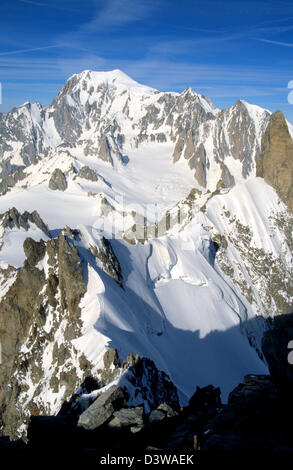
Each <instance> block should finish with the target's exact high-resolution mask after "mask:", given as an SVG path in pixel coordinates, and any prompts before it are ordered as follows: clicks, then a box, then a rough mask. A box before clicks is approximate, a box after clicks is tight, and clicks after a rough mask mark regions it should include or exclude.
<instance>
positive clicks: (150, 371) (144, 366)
mask: <svg viewBox="0 0 293 470" xmlns="http://www.w3.org/2000/svg"><path fill="white" fill-rule="evenodd" d="M127 359H128V360H127V362H128V364H129V369H128V371H127V374H126V375H125V385H126V388H127V382H130V383H131V384H132V387H135V388H136V397H137V400H138V401H139V399H140V400H141V403H148V407H149V409H150V410H152V409H154V408H157V407H158V406H159V405H161V404H162V403H166V404H167V405H170V406H171V407H172V408H173V409H175V410H178V409H179V400H178V394H177V389H176V387H175V386H174V384H173V383H172V382H171V380H170V378H169V377H168V376H167V374H165V372H163V371H159V370H158V369H157V367H156V366H155V364H154V362H153V361H152V360H150V359H148V358H145V357H143V358H140V357H139V356H136V357H135V358H133V356H132V355H130V356H128V358H127ZM146 384H147V385H146Z"/></svg>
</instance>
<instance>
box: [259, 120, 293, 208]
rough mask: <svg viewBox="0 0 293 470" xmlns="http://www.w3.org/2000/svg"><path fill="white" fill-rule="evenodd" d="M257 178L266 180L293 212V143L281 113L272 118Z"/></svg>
mask: <svg viewBox="0 0 293 470" xmlns="http://www.w3.org/2000/svg"><path fill="white" fill-rule="evenodd" d="M256 176H260V177H262V178H264V179H265V181H266V182H267V183H268V184H270V185H271V186H272V187H273V188H274V189H275V190H276V191H277V193H278V195H279V197H280V198H281V199H282V201H283V202H285V204H287V206H288V208H289V210H290V211H291V212H293V141H292V139H291V136H290V134H289V131H288V126H287V123H286V120H285V118H284V115H283V114H282V113H281V111H276V112H275V113H273V114H272V115H271V117H270V120H269V123H268V126H267V129H266V132H265V134H264V136H263V138H262V145H261V152H260V155H259V157H258V159H257V162H256Z"/></svg>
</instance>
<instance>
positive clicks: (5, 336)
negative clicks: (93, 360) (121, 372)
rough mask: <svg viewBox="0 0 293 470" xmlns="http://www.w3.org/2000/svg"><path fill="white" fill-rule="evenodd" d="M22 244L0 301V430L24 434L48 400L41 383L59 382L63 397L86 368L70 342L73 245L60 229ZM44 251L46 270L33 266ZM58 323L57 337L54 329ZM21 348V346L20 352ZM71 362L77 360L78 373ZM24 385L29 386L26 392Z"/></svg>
mask: <svg viewBox="0 0 293 470" xmlns="http://www.w3.org/2000/svg"><path fill="white" fill-rule="evenodd" d="M10 215H11V216H12V218H11V220H13V219H15V220H14V223H17V222H19V223H21V221H22V219H21V218H19V217H16V218H15V217H14V216H15V215H16V214H15V213H14V212H12V214H10ZM7 220H8V222H9V220H10V219H7ZM24 250H25V254H26V256H27V259H26V260H25V262H24V266H23V267H22V269H21V270H20V271H19V272H18V273H17V275H16V278H15V281H14V283H13V284H12V285H11V287H10V288H9V290H8V291H7V293H6V295H5V296H4V297H3V298H2V300H1V302H0V331H1V344H2V355H3V361H2V364H0V416H1V430H0V432H1V433H2V434H6V435H9V436H11V437H13V438H15V437H19V436H20V435H21V433H23V434H25V425H26V423H27V420H28V416H29V414H35V415H37V414H41V413H44V412H45V410H47V409H48V403H47V402H46V401H44V402H43V401H42V390H43V389H44V390H45V391H47V390H48V389H51V390H52V392H53V393H58V391H59V390H60V388H62V387H63V397H64V399H66V398H68V397H70V396H71V395H72V394H73V393H74V391H75V390H76V389H77V387H78V386H79V384H80V383H81V381H82V378H84V377H86V376H87V375H88V374H89V370H90V365H89V364H88V362H87V360H86V359H85V358H84V357H83V355H81V354H80V353H78V352H77V351H76V350H75V348H74V346H73V344H72V343H71V340H72V339H75V338H77V337H78V336H80V328H81V319H80V308H79V302H80V299H81V297H82V296H83V295H84V293H85V292H86V287H85V282H84V279H83V271H82V266H81V259H80V257H79V255H78V252H77V250H76V248H75V246H74V245H73V244H72V243H70V242H68V241H67V240H66V238H65V237H64V235H62V234H61V235H59V237H58V238H57V239H50V240H49V241H48V242H44V241H43V240H41V241H40V242H35V241H34V240H32V239H30V238H28V239H26V240H25V242H24ZM45 257H46V258H47V264H48V272H47V273H45V271H44V270H43V269H38V268H37V267H36V264H37V263H38V262H39V261H40V260H44V258H45ZM52 309H53V310H52ZM53 312H54V315H53ZM50 316H51V320H50V322H49V324H47V326H46V322H47V320H48V317H50ZM64 321H65V322H66V324H64ZM62 322H63V323H62ZM62 324H63V327H62V330H61V331H62V335H63V339H62V342H61V343H60V338H59V339H58V329H59V328H60V326H61V325H62ZM49 325H50V326H49ZM56 334H57V336H56V337H55V335H56ZM23 348H24V350H26V351H27V352H22V351H24V350H23ZM48 348H49V350H52V353H51V354H52V358H51V360H52V370H51V372H50V374H51V375H49V377H46V375H45V369H44V366H43V359H44V354H45V351H46V350H47V351H48ZM69 359H70V360H71V361H70V362H69ZM74 363H75V364H79V367H80V371H81V373H80V372H79V375H78V374H77V371H76V365H74ZM66 364H67V365H66ZM47 373H48V371H47ZM29 389H31V392H30V393H29V395H27V392H28V390H29ZM36 403H38V404H36ZM46 412H47V411H46ZM20 429H21V431H20Z"/></svg>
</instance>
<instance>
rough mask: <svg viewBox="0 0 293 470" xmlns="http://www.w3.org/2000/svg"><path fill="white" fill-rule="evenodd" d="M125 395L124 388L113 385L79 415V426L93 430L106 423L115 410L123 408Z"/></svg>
mask: <svg viewBox="0 0 293 470" xmlns="http://www.w3.org/2000/svg"><path fill="white" fill-rule="evenodd" d="M124 402H125V397H124V394H123V392H122V390H121V389H120V388H119V387H117V386H115V385H113V386H112V387H110V388H109V389H108V390H106V391H105V392H104V393H102V394H100V395H99V396H98V398H97V399H96V400H95V401H94V402H93V403H92V404H91V405H90V406H89V408H87V410H85V411H84V412H83V413H82V414H81V415H80V417H79V420H78V426H79V427H82V428H84V429H87V430H93V429H97V428H98V427H100V426H101V425H102V424H104V423H106V422H107V421H108V420H109V418H111V416H112V415H113V413H114V411H115V410H119V409H120V408H122V406H123V405H124Z"/></svg>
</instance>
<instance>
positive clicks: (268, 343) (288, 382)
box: [262, 313, 293, 402]
mask: <svg viewBox="0 0 293 470" xmlns="http://www.w3.org/2000/svg"><path fill="white" fill-rule="evenodd" d="M292 340H293V313H291V314H287V315H279V316H277V317H275V318H274V319H273V320H272V321H271V327H270V328H269V329H268V330H267V331H266V332H265V333H264V335H263V338H262V351H263V354H264V356H265V358H266V361H267V363H268V366H269V370H270V374H271V376H272V378H273V380H274V382H275V384H276V386H277V387H278V390H279V392H280V394H281V396H282V399H284V400H285V402H290V401H291V399H292V396H293V361H292V359H290V353H291V351H292V349H293V347H292V343H291V342H292ZM290 343H291V344H290Z"/></svg>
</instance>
